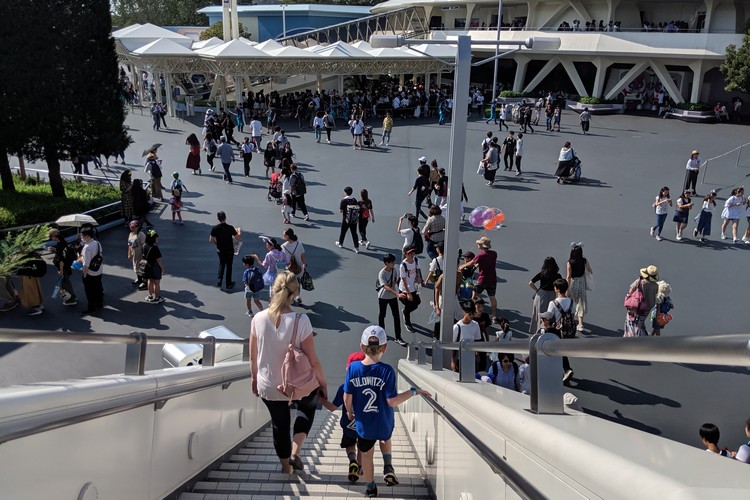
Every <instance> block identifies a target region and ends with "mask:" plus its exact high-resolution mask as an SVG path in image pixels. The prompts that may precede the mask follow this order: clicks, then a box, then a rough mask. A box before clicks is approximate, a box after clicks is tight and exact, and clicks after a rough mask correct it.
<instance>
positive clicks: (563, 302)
mask: <svg viewBox="0 0 750 500" xmlns="http://www.w3.org/2000/svg"><path fill="white" fill-rule="evenodd" d="M555 300H557V303H558V304H560V307H562V310H563V311H565V312H568V310H570V308H572V307H573V299H571V298H570V297H563V298H562V299H555ZM555 300H551V301H550V302H549V306H547V312H551V313H552V314H554V315H555V321H554V323H557V322H558V321H560V317H561V316H562V314H560V311H559V310H558V309H557V306H556V305H555ZM571 312H574V311H572V310H571Z"/></svg>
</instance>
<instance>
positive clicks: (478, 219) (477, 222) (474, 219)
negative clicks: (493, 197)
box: [469, 206, 487, 227]
mask: <svg viewBox="0 0 750 500" xmlns="http://www.w3.org/2000/svg"><path fill="white" fill-rule="evenodd" d="M486 210H487V207H485V206H481V207H477V208H475V209H474V210H472V211H471V215H470V216H469V222H470V223H471V225H472V226H474V227H482V224H484V219H483V218H482V216H483V214H484V212H485V211H486Z"/></svg>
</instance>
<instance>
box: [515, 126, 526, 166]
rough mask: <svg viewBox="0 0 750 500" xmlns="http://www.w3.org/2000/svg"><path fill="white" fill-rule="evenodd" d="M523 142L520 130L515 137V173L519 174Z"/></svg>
mask: <svg viewBox="0 0 750 500" xmlns="http://www.w3.org/2000/svg"><path fill="white" fill-rule="evenodd" d="M524 152H525V150H524V142H523V132H520V133H519V134H518V139H516V175H517V176H518V175H521V160H522V159H523V154H524Z"/></svg>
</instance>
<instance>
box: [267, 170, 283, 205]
mask: <svg viewBox="0 0 750 500" xmlns="http://www.w3.org/2000/svg"><path fill="white" fill-rule="evenodd" d="M272 199H274V200H276V204H277V205H280V204H281V174H280V173H278V172H274V173H272V174H271V181H270V183H269V184H268V201H271V200H272Z"/></svg>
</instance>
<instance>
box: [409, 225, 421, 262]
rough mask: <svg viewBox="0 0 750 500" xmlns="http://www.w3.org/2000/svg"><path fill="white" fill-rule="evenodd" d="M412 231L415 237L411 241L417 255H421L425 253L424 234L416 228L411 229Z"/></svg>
mask: <svg viewBox="0 0 750 500" xmlns="http://www.w3.org/2000/svg"><path fill="white" fill-rule="evenodd" d="M411 231H412V232H413V233H414V237H413V238H412V240H411V246H413V247H414V250H415V251H416V253H417V255H419V254H421V253H422V252H424V240H423V239H422V233H420V232H419V229H415V228H411Z"/></svg>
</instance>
